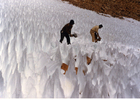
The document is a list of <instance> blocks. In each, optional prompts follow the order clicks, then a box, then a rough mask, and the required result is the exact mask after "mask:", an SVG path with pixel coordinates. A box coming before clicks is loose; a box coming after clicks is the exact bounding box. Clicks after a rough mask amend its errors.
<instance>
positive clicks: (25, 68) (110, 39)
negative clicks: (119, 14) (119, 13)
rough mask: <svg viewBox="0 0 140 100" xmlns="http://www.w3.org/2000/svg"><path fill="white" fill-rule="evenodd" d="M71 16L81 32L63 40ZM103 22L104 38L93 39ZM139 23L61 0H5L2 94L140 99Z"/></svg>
mask: <svg viewBox="0 0 140 100" xmlns="http://www.w3.org/2000/svg"><path fill="white" fill-rule="evenodd" d="M71 19H74V21H75V24H74V27H73V29H72V33H74V32H75V33H77V34H78V37H77V38H73V37H72V38H71V45H67V43H66V39H64V41H63V43H62V44H61V43H60V42H59V39H60V30H61V28H62V27H63V26H64V25H65V24H66V23H68V22H69V21H70V20H71ZM99 24H103V26H104V27H103V28H102V29H101V30H99V34H100V36H101V37H102V41H100V42H98V43H93V42H92V41H91V36H90V29H91V28H92V27H93V26H95V25H99ZM139 27H140V22H138V21H136V20H134V19H131V18H124V20H122V19H118V18H113V17H111V16H109V17H105V16H102V15H101V14H97V13H96V12H94V11H89V10H86V9H81V8H78V7H75V6H73V5H71V4H68V3H67V2H62V1H61V0H0V98H140V95H139V94H140V85H139V83H140V68H139V67H140V62H139V61H140V48H139V47H140V44H139V43H140V39H139V37H140V28H139ZM87 56H89V57H90V58H92V61H91V63H90V64H89V65H87V63H86V57H87ZM75 59H76V61H75ZM62 63H65V64H67V65H69V68H68V71H67V72H66V74H65V75H64V74H63V70H62V69H61V64H62ZM75 67H78V73H77V75H76V71H75ZM83 70H84V72H86V74H85V75H84V74H83Z"/></svg>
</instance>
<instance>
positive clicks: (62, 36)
mask: <svg viewBox="0 0 140 100" xmlns="http://www.w3.org/2000/svg"><path fill="white" fill-rule="evenodd" d="M63 39H64V34H63V33H61V37H60V42H61V43H62V41H63Z"/></svg>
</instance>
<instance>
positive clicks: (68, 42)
mask: <svg viewBox="0 0 140 100" xmlns="http://www.w3.org/2000/svg"><path fill="white" fill-rule="evenodd" d="M65 36H66V38H67V44H71V43H70V37H69V35H68V34H66V35H65Z"/></svg>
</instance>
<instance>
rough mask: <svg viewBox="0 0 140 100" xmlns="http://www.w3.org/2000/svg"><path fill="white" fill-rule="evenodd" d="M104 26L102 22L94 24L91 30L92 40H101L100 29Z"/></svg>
mask: <svg viewBox="0 0 140 100" xmlns="http://www.w3.org/2000/svg"><path fill="white" fill-rule="evenodd" d="M102 27H103V25H102V24H100V25H97V26H94V27H93V28H92V29H91V30H90V34H91V36H92V42H97V41H100V40H101V37H100V36H99V33H98V30H99V29H101V28H102Z"/></svg>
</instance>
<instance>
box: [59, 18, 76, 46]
mask: <svg viewBox="0 0 140 100" xmlns="http://www.w3.org/2000/svg"><path fill="white" fill-rule="evenodd" d="M73 25H74V20H70V22H69V23H68V24H66V25H65V26H64V27H63V28H62V30H61V31H60V35H61V37H60V42H61V43H62V41H63V39H64V37H66V39H67V44H71V42H70V37H76V36H75V35H74V34H71V29H72V27H73Z"/></svg>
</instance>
